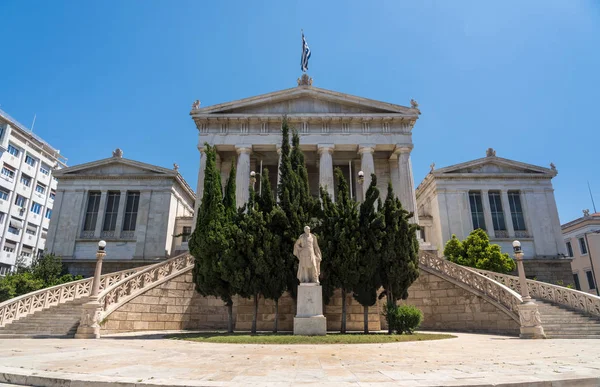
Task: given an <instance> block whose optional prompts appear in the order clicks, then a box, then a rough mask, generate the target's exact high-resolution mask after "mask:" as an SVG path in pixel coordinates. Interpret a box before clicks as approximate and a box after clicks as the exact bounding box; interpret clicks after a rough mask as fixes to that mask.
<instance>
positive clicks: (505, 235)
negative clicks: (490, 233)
mask: <svg viewBox="0 0 600 387" xmlns="http://www.w3.org/2000/svg"><path fill="white" fill-rule="evenodd" d="M494 236H495V237H496V238H498V239H500V238H508V237H509V236H508V231H506V230H495V231H494Z"/></svg>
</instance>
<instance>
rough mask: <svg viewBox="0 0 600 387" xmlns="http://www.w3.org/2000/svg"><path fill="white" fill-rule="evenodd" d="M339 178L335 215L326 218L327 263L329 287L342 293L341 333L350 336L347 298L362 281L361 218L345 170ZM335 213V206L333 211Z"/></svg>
mask: <svg viewBox="0 0 600 387" xmlns="http://www.w3.org/2000/svg"><path fill="white" fill-rule="evenodd" d="M335 178H336V182H337V186H338V190H337V197H336V202H335V203H329V200H328V199H327V198H324V199H323V201H327V202H328V205H331V206H333V208H335V210H334V211H333V214H332V215H333V216H330V217H326V218H324V219H323V223H325V224H326V228H327V229H328V232H332V231H333V234H332V237H333V238H330V239H328V240H327V243H326V247H327V249H328V250H327V251H326V254H327V255H325V254H324V256H323V261H325V260H326V261H327V264H326V267H327V270H328V271H329V273H328V281H329V285H328V286H335V287H339V288H340V289H341V292H342V325H341V332H342V333H346V295H347V294H348V293H349V292H351V291H352V290H353V289H354V288H355V286H356V285H357V284H358V282H359V277H360V273H359V271H358V260H359V256H360V254H361V252H360V241H361V236H360V229H359V219H358V204H357V203H356V201H354V200H351V199H350V193H349V189H348V183H347V182H346V179H345V178H344V175H343V173H342V171H341V169H339V168H336V169H335ZM321 193H322V194H323V195H324V196H325V197H327V196H329V194H328V193H327V192H326V191H325V189H324V188H323V187H321ZM329 210H330V211H331V207H330V208H329Z"/></svg>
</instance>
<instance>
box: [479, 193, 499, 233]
mask: <svg viewBox="0 0 600 387" xmlns="http://www.w3.org/2000/svg"><path fill="white" fill-rule="evenodd" d="M488 193H489V191H488V190H487V189H483V190H481V204H482V205H483V218H484V219H485V229H486V231H487V234H488V236H489V237H490V238H495V237H496V234H495V233H494V221H493V220H492V209H491V207H490V196H489V195H488Z"/></svg>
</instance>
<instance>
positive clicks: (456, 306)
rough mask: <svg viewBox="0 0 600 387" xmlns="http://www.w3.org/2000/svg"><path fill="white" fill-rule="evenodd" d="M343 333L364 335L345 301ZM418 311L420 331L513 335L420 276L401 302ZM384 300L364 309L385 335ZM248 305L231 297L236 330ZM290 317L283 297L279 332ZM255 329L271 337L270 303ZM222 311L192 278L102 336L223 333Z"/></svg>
mask: <svg viewBox="0 0 600 387" xmlns="http://www.w3.org/2000/svg"><path fill="white" fill-rule="evenodd" d="M346 300H347V313H348V314H347V321H346V323H347V329H348V330H349V331H362V330H363V308H362V306H361V305H360V304H358V303H357V302H356V301H355V300H354V299H353V298H352V296H351V295H347V299H346ZM404 302H405V303H407V304H411V305H415V306H417V307H418V308H420V309H421V310H422V311H423V314H424V321H423V324H422V325H421V328H422V329H425V330H439V331H466V332H485V333H501V334H511V335H516V334H518V332H519V325H518V324H517V323H516V322H515V321H514V320H513V319H512V318H511V317H510V316H508V315H507V314H505V313H504V312H502V311H501V310H499V309H497V308H496V306H495V305H493V304H491V303H489V302H487V301H485V300H484V299H483V298H482V297H480V296H477V295H475V294H473V293H470V292H469V291H467V290H465V289H463V288H461V287H459V286H458V285H454V284H453V283H451V282H448V281H446V280H445V279H443V278H440V277H437V276H435V275H432V274H429V273H427V272H424V271H421V275H420V277H419V279H418V280H417V281H416V282H415V283H414V284H413V285H412V286H411V287H410V289H409V298H408V300H406V301H404ZM384 305H385V298H384V299H382V300H378V303H377V304H376V305H375V306H373V307H370V308H369V329H370V330H372V331H377V330H380V329H387V326H386V324H385V318H384V317H383V315H381V312H382V311H383V307H384ZM252 312H253V301H252V300H251V299H243V298H238V297H236V298H235V299H234V306H233V313H234V316H233V318H234V321H235V329H236V330H250V328H251V324H252ZM341 312H342V299H341V295H340V293H339V291H337V292H336V293H335V294H334V297H333V298H332V300H331V301H330V303H329V305H325V310H324V314H325V317H327V329H328V330H329V331H339V329H340V326H341ZM294 315H295V305H294V301H293V300H292V298H291V297H290V296H289V295H288V294H285V295H284V296H283V297H282V298H281V299H280V301H279V330H280V331H291V330H292V329H293V321H294ZM257 317H258V318H257V329H258V330H259V331H271V330H272V329H273V320H274V318H275V310H274V303H273V301H271V300H264V299H262V298H261V299H260V300H259V310H258V316H257ZM226 328H227V308H226V306H225V305H224V303H223V302H222V301H221V300H220V299H217V298H214V297H208V298H207V297H202V296H200V295H198V294H197V293H196V291H195V290H194V284H193V282H192V274H191V272H187V273H184V274H182V275H180V276H178V277H176V278H174V279H172V280H170V281H169V282H166V283H163V284H161V285H159V286H157V287H156V288H154V289H150V290H149V291H147V292H146V293H144V294H142V295H139V296H137V297H136V298H134V299H132V300H130V301H129V302H127V303H126V304H124V305H123V306H121V307H120V308H119V309H118V310H117V311H115V312H113V313H112V314H111V315H110V316H108V318H107V320H106V322H105V323H104V325H103V328H102V333H103V334H109V333H119V332H130V331H143V330H180V329H226Z"/></svg>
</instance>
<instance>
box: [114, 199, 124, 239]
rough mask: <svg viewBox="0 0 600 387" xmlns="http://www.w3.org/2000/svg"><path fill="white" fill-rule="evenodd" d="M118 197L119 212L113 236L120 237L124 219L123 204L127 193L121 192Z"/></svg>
mask: <svg viewBox="0 0 600 387" xmlns="http://www.w3.org/2000/svg"><path fill="white" fill-rule="evenodd" d="M120 195H121V196H119V210H118V212H117V225H116V226H115V235H116V236H120V235H121V232H122V231H123V218H124V217H125V204H127V191H126V190H122V191H121V193H120Z"/></svg>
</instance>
